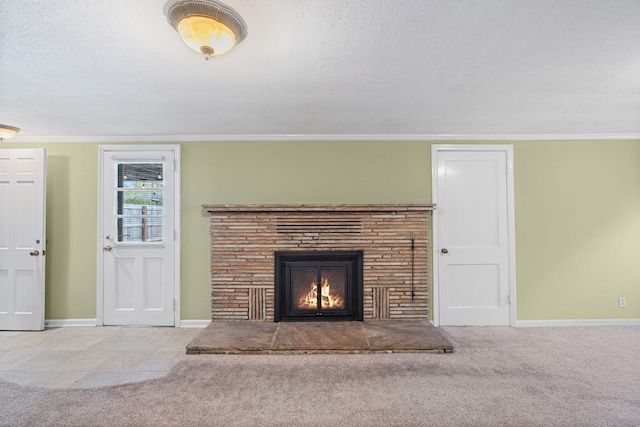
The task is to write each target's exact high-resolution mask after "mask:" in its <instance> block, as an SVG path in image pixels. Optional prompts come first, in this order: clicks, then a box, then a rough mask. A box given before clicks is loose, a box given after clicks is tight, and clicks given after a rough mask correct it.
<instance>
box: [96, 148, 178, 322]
mask: <svg viewBox="0 0 640 427" xmlns="http://www.w3.org/2000/svg"><path fill="white" fill-rule="evenodd" d="M98 151H99V153H98V240H97V241H98V245H97V256H98V273H97V274H98V277H97V303H96V304H97V305H96V325H97V326H103V325H104V262H103V252H104V251H103V248H102V246H103V245H102V242H103V238H104V236H103V235H102V230H103V226H104V221H105V219H104V214H103V205H102V201H103V199H104V184H105V183H104V180H103V175H104V173H103V172H104V171H103V167H102V165H103V160H104V158H105V156H107V155H108V154H109V153H112V152H122V151H137V152H140V151H143V152H149V153H150V157H153V155H152V153H154V152H157V151H173V153H174V156H175V157H174V158H175V164H174V167H173V174H174V182H175V186H174V189H173V191H174V200H175V203H174V212H173V214H174V221H175V223H174V235H173V238H174V244H175V248H174V260H173V261H174V278H173V280H174V284H175V285H174V307H173V316H174V319H173V321H174V322H173V324H174V327H178V326H180V210H181V209H180V207H181V204H180V163H181V161H180V145H178V144H166V145H163V144H160V145H100V146H98Z"/></svg>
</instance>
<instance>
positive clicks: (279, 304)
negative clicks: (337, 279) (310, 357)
mask: <svg viewBox="0 0 640 427" xmlns="http://www.w3.org/2000/svg"><path fill="white" fill-rule="evenodd" d="M362 260H363V252H362V251H291V252H276V253H275V262H274V265H275V300H274V309H275V310H274V311H275V312H274V320H275V321H276V322H281V321H325V320H334V321H335V320H357V321H362V320H363V313H362V311H363V290H362V288H363V284H362V263H363V261H362ZM314 263H318V266H322V267H327V266H332V265H336V266H344V265H347V266H348V271H349V272H350V274H349V276H350V277H349V278H348V284H347V289H346V298H345V303H346V304H345V305H346V308H345V310H327V311H324V310H318V311H317V312H313V311H312V310H306V311H305V312H291V311H290V310H287V292H291V289H289V288H290V286H289V285H290V284H289V283H287V281H288V280H290V279H289V275H288V274H287V271H288V270H289V269H290V268H291V267H292V266H312V265H314ZM332 263H335V264H332ZM289 297H290V296H289Z"/></svg>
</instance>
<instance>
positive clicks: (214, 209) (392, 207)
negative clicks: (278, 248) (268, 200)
mask: <svg viewBox="0 0 640 427" xmlns="http://www.w3.org/2000/svg"><path fill="white" fill-rule="evenodd" d="M435 209H436V205H435V204H423V205H420V204H381V205H377V204H366V205H365V204H361V205H339V204H335V205H334V204H327V205H241V204H233V205H202V210H204V211H206V212H209V213H220V212H397V211H403V212H424V211H433V210H435Z"/></svg>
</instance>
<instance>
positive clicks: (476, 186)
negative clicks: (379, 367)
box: [433, 146, 515, 325]
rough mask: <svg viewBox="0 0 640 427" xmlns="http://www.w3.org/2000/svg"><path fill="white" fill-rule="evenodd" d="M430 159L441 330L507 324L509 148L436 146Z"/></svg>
mask: <svg viewBox="0 0 640 427" xmlns="http://www.w3.org/2000/svg"><path fill="white" fill-rule="evenodd" d="M433 155H434V159H433V161H434V162H435V163H434V177H433V178H434V187H433V189H434V203H436V204H437V208H436V211H435V216H434V256H435V258H436V260H435V261H434V267H435V268H434V273H435V272H436V271H437V276H435V274H434V276H435V277H434V282H435V283H434V290H436V286H437V294H438V296H437V311H438V315H439V324H441V325H509V324H511V323H512V310H511V302H512V301H513V296H514V295H513V291H514V287H513V286H512V283H513V280H512V279H513V277H515V276H514V275H513V264H512V262H511V260H512V259H513V256H512V255H513V252H512V251H513V245H512V242H511V240H512V238H513V236H512V233H511V229H510V226H511V225H512V223H513V221H512V220H511V219H512V209H513V208H512V206H513V204H512V200H513V193H512V191H513V190H512V185H511V183H512V174H511V168H510V164H511V146H479V147H473V146H471V147H469V146H434V148H433ZM510 211H511V212H510ZM436 264H437V265H436ZM434 294H435V292H434Z"/></svg>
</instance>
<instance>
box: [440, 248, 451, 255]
mask: <svg viewBox="0 0 640 427" xmlns="http://www.w3.org/2000/svg"><path fill="white" fill-rule="evenodd" d="M440 252H442V253H443V254H448V253H449V249H447V248H442V249H441V250H440Z"/></svg>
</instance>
